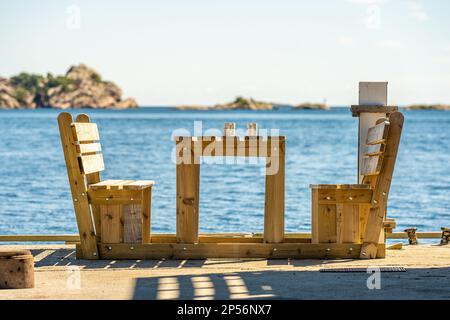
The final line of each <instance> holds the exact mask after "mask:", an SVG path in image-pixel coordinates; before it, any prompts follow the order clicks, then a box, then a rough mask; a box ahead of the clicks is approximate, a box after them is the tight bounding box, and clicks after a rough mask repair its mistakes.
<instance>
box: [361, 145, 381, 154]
mask: <svg viewBox="0 0 450 320" xmlns="http://www.w3.org/2000/svg"><path fill="white" fill-rule="evenodd" d="M385 148H386V145H385V144H384V143H379V144H370V145H366V146H365V147H364V151H363V154H364V155H365V156H376V155H379V154H382V153H383V152H384V150H385Z"/></svg>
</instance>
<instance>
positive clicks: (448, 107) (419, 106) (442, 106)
mask: <svg viewBox="0 0 450 320" xmlns="http://www.w3.org/2000/svg"><path fill="white" fill-rule="evenodd" d="M405 109H406V110H450V105H448V104H447V105H446V104H415V105H411V106H407V107H405Z"/></svg>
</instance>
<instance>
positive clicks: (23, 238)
mask: <svg viewBox="0 0 450 320" xmlns="http://www.w3.org/2000/svg"><path fill="white" fill-rule="evenodd" d="M28 241H29V242H41V241H42V242H68V241H69V242H79V241H80V236H79V235H77V234H11V235H10V234H7V235H0V242H28Z"/></svg>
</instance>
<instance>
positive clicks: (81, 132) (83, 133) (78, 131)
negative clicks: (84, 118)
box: [72, 122, 100, 142]
mask: <svg viewBox="0 0 450 320" xmlns="http://www.w3.org/2000/svg"><path fill="white" fill-rule="evenodd" d="M72 127H73V132H74V134H75V141H78V142H86V141H98V140H100V135H99V133H98V128H97V124H96V123H91V122H89V123H87V122H75V123H72Z"/></svg>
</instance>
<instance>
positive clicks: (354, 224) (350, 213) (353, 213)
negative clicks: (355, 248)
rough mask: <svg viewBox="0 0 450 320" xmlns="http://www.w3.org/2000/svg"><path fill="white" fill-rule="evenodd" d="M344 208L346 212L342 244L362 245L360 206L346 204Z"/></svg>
mask: <svg viewBox="0 0 450 320" xmlns="http://www.w3.org/2000/svg"><path fill="white" fill-rule="evenodd" d="M342 206H343V211H344V220H343V230H342V231H343V232H342V236H341V237H342V238H341V239H342V243H360V242H361V237H360V221H359V205H354V204H344V205H342ZM338 238H339V234H338ZM338 243H339V242H338Z"/></svg>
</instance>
